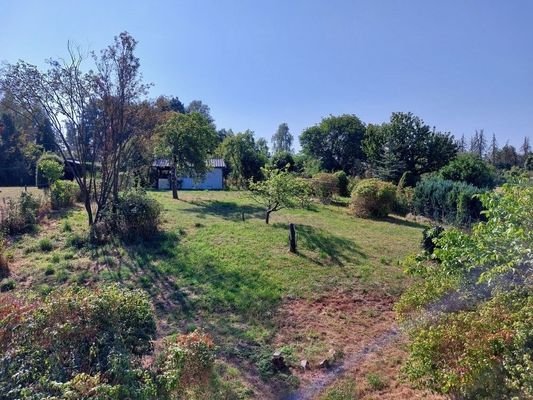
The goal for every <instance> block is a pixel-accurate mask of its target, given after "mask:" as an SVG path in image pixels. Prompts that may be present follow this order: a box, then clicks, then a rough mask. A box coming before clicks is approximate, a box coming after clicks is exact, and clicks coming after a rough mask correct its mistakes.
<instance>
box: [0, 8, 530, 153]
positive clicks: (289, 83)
mask: <svg viewBox="0 0 533 400" xmlns="http://www.w3.org/2000/svg"><path fill="white" fill-rule="evenodd" d="M78 3H79V4H78ZM0 14H1V22H0V60H2V61H7V62H15V61H16V60H17V59H24V60H26V61H28V62H32V63H35V64H38V65H42V64H43V61H44V59H46V58H49V57H60V56H63V55H65V54H66V46H67V41H68V40H70V41H71V42H75V43H77V44H78V45H80V46H81V47H82V48H84V49H90V50H99V49H101V48H103V47H105V46H106V45H107V44H109V43H111V41H112V38H113V36H114V35H116V34H118V33H119V32H121V31H124V30H127V31H129V32H130V33H131V34H132V35H133V36H134V37H135V38H136V39H137V40H138V41H139V46H138V53H137V54H138V56H139V57H140V59H141V64H142V70H143V74H144V78H145V80H146V81H148V82H152V83H154V87H153V88H152V91H151V95H152V96H156V95H159V94H166V95H175V96H178V97H179V98H180V99H182V101H184V102H185V103H188V102H189V101H191V100H193V99H200V100H202V101H204V102H205V103H207V104H208V105H209V106H210V107H211V111H212V115H213V117H214V118H215V122H216V124H217V127H219V128H232V129H233V130H234V131H240V130H244V129H251V130H253V131H255V132H256V134H257V135H258V136H263V137H266V138H267V139H270V136H271V135H272V133H274V132H275V130H276V128H277V126H278V125H279V124H280V123H281V122H287V123H288V124H289V128H290V129H291V132H292V133H293V134H294V135H295V136H298V135H299V134H300V133H301V131H302V130H303V129H304V128H306V127H308V126H311V125H313V124H315V123H317V122H318V121H320V119H321V118H322V117H324V116H327V115H329V114H342V113H353V114H356V115H357V116H359V117H360V118H361V119H362V120H363V121H364V122H366V123H370V122H371V123H380V122H383V121H386V120H388V118H389V116H390V113H391V112H392V111H412V112H414V113H415V114H417V115H419V116H420V117H422V118H423V119H424V120H425V121H426V122H427V123H428V124H429V125H431V126H436V128H437V129H438V130H442V131H450V132H452V133H453V134H454V135H456V136H460V135H461V134H463V133H464V134H465V135H467V136H470V135H471V134H472V133H473V132H474V130H475V129H482V128H483V129H484V130H485V133H487V134H489V135H492V133H493V132H494V133H496V135H497V138H498V141H499V143H500V145H503V144H504V143H505V141H506V140H508V139H509V140H510V142H511V143H512V144H515V145H520V144H521V142H522V140H523V137H524V136H526V135H527V136H530V137H531V139H533V23H531V16H532V15H533V1H528V0H513V1H500V0H498V1H497V0H484V1H481V0H479V1H478V0H476V1H474V0H471V1H468V0H447V1H428V0H394V1H393V0H381V1H380V0H367V1H356V0H346V1H341V0H329V1H326V0H323V1H316V0H307V1H299V0H293V1H290V0H286V1H267V0H265V1H257V0H255V1H254V0H239V1H237V0H234V1H230V0H212V1H206V0H204V1H201V0H199V1H195V0H188V1H156V0H153V1H143V2H136V1H112V0H107V1H101V0H93V1H90V2H89V1H85V2H82V1H66V0H65V1H39V0H34V1H25V0H17V1H11V0H0Z"/></svg>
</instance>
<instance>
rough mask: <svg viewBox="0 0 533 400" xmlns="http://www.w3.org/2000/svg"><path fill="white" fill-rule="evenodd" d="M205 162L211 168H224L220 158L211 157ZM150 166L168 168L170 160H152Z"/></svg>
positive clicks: (224, 165)
mask: <svg viewBox="0 0 533 400" xmlns="http://www.w3.org/2000/svg"><path fill="white" fill-rule="evenodd" d="M207 163H208V164H209V166H210V167H211V168H226V163H225V162H224V160H223V159H222V158H211V159H209V160H207ZM152 167H156V168H170V160H168V159H164V158H160V159H158V160H154V162H153V163H152Z"/></svg>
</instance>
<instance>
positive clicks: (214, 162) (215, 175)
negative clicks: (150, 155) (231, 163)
mask: <svg viewBox="0 0 533 400" xmlns="http://www.w3.org/2000/svg"><path fill="white" fill-rule="evenodd" d="M208 163H209V166H210V167H211V169H210V170H209V171H208V172H207V173H206V174H205V176H204V177H203V178H200V179H199V180H195V179H194V178H192V177H190V176H182V177H178V178H177V183H178V189H179V190H206V189H209V190H222V189H224V174H223V170H224V168H226V164H225V163H224V160H223V159H221V158H212V159H210V160H209V161H208ZM152 167H153V168H155V169H156V170H157V181H156V187H157V189H170V173H171V172H170V171H171V166H170V161H169V160H164V159H161V160H155V161H154V163H153V164H152Z"/></svg>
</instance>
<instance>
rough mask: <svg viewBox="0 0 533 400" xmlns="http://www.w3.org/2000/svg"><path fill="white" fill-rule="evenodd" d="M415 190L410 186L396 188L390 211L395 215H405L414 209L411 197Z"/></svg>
mask: <svg viewBox="0 0 533 400" xmlns="http://www.w3.org/2000/svg"><path fill="white" fill-rule="evenodd" d="M414 194H415V191H414V189H413V188H412V187H404V188H400V187H399V185H398V188H397V189H396V197H395V199H394V204H393V205H392V212H393V213H394V214H397V215H401V216H405V215H407V214H409V213H411V212H413V211H414V209H413V198H414Z"/></svg>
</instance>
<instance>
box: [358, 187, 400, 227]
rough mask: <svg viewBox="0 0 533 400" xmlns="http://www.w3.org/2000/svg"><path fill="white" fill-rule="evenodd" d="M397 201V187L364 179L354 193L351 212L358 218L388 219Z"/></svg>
mask: <svg viewBox="0 0 533 400" xmlns="http://www.w3.org/2000/svg"><path fill="white" fill-rule="evenodd" d="M395 199H396V187H395V186H394V185H393V184H392V183H389V182H384V181H381V180H379V179H376V178H371V179H363V180H361V181H359V183H358V184H357V185H356V186H355V188H354V190H353V192H352V201H351V206H350V207H351V210H352V212H353V213H354V214H355V215H356V216H357V217H362V218H369V217H377V218H380V217H386V216H387V215H388V214H389V213H390V212H391V210H392V207H393V205H394V201H395Z"/></svg>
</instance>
